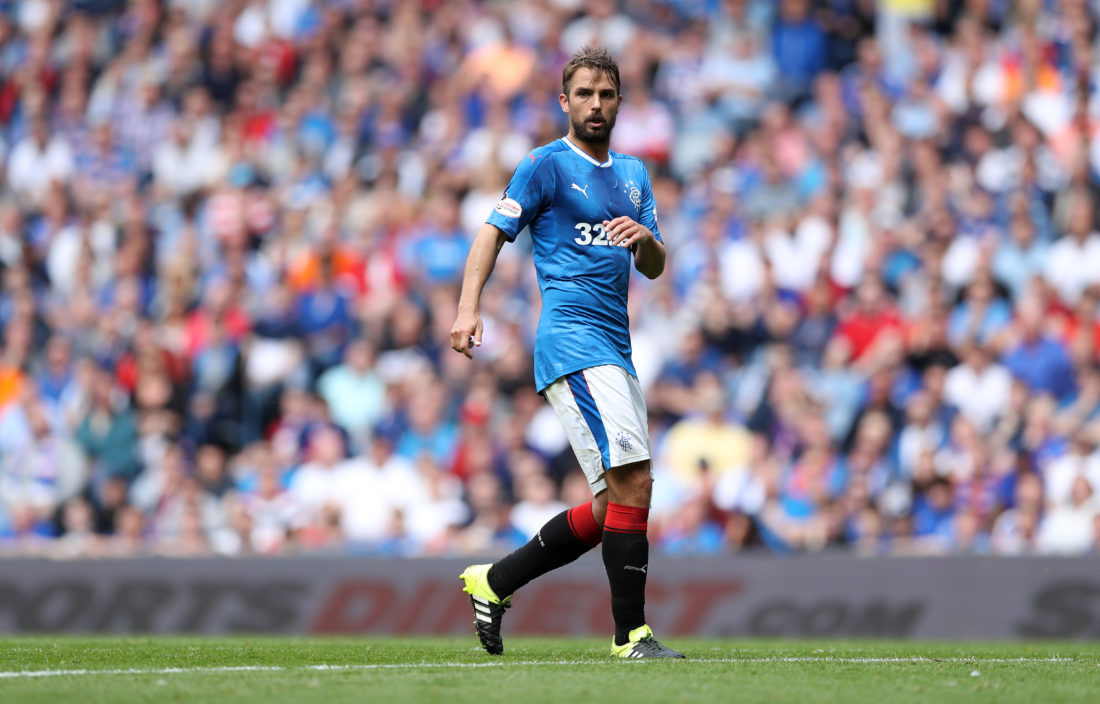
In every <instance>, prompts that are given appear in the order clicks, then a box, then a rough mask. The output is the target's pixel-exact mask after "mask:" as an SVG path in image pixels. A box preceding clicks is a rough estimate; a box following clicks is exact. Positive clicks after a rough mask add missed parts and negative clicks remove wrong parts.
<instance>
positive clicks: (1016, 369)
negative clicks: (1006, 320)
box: [1002, 298, 1076, 400]
mask: <svg viewBox="0 0 1100 704" xmlns="http://www.w3.org/2000/svg"><path fill="white" fill-rule="evenodd" d="M1017 317H1018V320H1019V326H1020V340H1019V342H1017V343H1016V344H1015V345H1013V346H1012V347H1010V348H1009V350H1008V352H1007V353H1006V354H1005V356H1004V359H1003V360H1002V361H1003V363H1004V365H1005V366H1006V367H1008V370H1009V371H1010V372H1012V375H1013V376H1014V377H1016V378H1017V379H1020V380H1022V381H1023V382H1024V383H1025V384H1027V386H1028V388H1029V389H1031V392H1032V393H1047V394H1050V395H1052V396H1053V397H1054V398H1055V399H1058V400H1065V399H1068V398H1069V397H1071V396H1072V395H1073V393H1074V390H1075V389H1076V384H1075V382H1074V375H1073V363H1072V362H1071V361H1070V358H1069V354H1068V353H1067V352H1066V349H1065V348H1064V347H1063V346H1062V345H1061V344H1060V343H1059V342H1058V341H1057V340H1055V339H1053V338H1051V337H1048V336H1046V335H1044V334H1043V330H1042V324H1043V309H1042V307H1041V305H1040V303H1039V301H1038V300H1036V299H1033V298H1029V299H1025V300H1024V301H1022V302H1021V303H1020V305H1019V307H1018V309H1017Z"/></svg>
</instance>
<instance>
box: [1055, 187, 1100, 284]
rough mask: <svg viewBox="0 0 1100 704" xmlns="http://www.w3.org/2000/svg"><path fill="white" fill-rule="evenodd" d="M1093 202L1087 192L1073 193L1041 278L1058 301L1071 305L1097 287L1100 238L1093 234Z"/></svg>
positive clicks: (1099, 276)
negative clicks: (1056, 295)
mask: <svg viewBox="0 0 1100 704" xmlns="http://www.w3.org/2000/svg"><path fill="white" fill-rule="evenodd" d="M1092 209H1093V202H1092V197H1091V196H1090V195H1089V194H1088V192H1087V191H1084V190H1081V191H1077V192H1076V193H1074V194H1073V198H1072V200H1071V201H1070V205H1069V213H1068V216H1067V218H1066V234H1065V235H1063V236H1062V237H1061V238H1060V239H1059V240H1058V241H1057V242H1055V243H1054V244H1053V245H1051V248H1050V256H1049V257H1048V258H1047V262H1046V270H1045V271H1044V275H1045V277H1046V280H1047V283H1049V284H1050V285H1051V287H1053V288H1054V290H1055V291H1057V292H1058V295H1059V296H1060V297H1061V298H1062V301H1063V302H1065V303H1067V304H1069V305H1073V304H1074V303H1076V302H1077V299H1078V298H1079V297H1080V296H1081V292H1082V291H1084V290H1085V289H1086V288H1088V287H1089V286H1092V285H1094V284H1100V266H1097V262H1100V235H1098V234H1096V233H1095V232H1094V231H1093V229H1092V228H1093V214H1092Z"/></svg>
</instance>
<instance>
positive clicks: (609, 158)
mask: <svg viewBox="0 0 1100 704" xmlns="http://www.w3.org/2000/svg"><path fill="white" fill-rule="evenodd" d="M561 141H563V142H565V143H566V144H568V145H569V148H570V149H572V150H573V151H575V152H576V153H578V154H580V155H581V156H582V157H584V158H585V159H586V160H587V161H589V162H590V163H592V164H594V165H595V166H598V167H600V168H601V169H606V168H607V167H608V166H611V162H612V161H613V157H612V156H611V151H610V150H608V152H607V161H605V162H604V163H602V164H601V163H600V162H598V161H596V160H595V159H593V158H592V157H591V156H589V155H588V154H585V153H584V151H583V150H582V149H581V148H580V147H578V146H577V145H576V144H573V140H571V139H569V137H568V136H565V137H562V138H561Z"/></svg>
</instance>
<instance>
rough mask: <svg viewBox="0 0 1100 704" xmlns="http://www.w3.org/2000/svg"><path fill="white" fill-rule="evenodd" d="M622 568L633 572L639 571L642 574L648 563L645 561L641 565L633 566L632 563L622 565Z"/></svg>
mask: <svg viewBox="0 0 1100 704" xmlns="http://www.w3.org/2000/svg"><path fill="white" fill-rule="evenodd" d="M623 569H624V570H634V571H635V572H641V573H642V574H645V573H646V572H645V571H646V570H647V569H649V563H648V562H647V563H645V564H644V565H642V566H641V567H635V566H634V565H623Z"/></svg>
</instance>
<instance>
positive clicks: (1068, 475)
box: [1043, 431, 1100, 508]
mask: <svg viewBox="0 0 1100 704" xmlns="http://www.w3.org/2000/svg"><path fill="white" fill-rule="evenodd" d="M1094 449H1095V447H1094V443H1093V442H1092V440H1091V439H1090V438H1089V436H1088V434H1087V432H1084V431H1078V433H1077V434H1076V435H1074V436H1073V439H1072V441H1071V442H1070V445H1069V451H1068V452H1066V453H1065V454H1063V455H1061V456H1060V457H1057V458H1056V459H1054V460H1051V462H1050V464H1048V465H1047V466H1046V468H1045V469H1044V471H1043V484H1044V488H1045V489H1046V498H1047V505H1048V506H1050V507H1051V508H1057V507H1060V506H1066V505H1068V504H1070V503H1072V501H1073V492H1074V491H1075V488H1074V483H1075V482H1076V481H1077V479H1078V478H1084V479H1085V480H1086V481H1087V482H1088V483H1089V485H1090V486H1091V487H1094V488H1095V487H1100V453H1097V452H1094V451H1093V450H1094Z"/></svg>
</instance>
